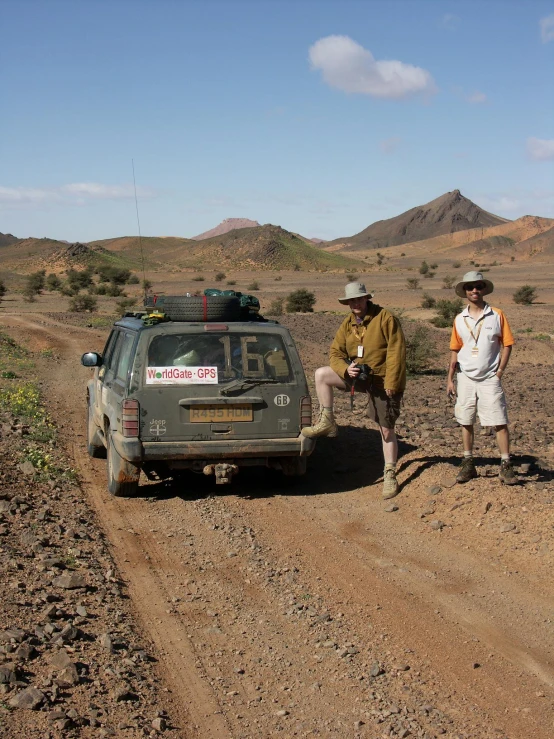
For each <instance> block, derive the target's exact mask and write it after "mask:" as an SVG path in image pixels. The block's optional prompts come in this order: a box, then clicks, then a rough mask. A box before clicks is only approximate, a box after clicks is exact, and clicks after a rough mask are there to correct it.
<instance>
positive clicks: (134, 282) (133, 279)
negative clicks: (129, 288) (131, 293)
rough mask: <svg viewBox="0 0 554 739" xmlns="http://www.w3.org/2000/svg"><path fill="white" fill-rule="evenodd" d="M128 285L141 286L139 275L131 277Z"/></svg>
mask: <svg viewBox="0 0 554 739" xmlns="http://www.w3.org/2000/svg"><path fill="white" fill-rule="evenodd" d="M127 284H128V285H139V284H140V280H139V278H138V277H137V275H131V276H130V277H129V279H128V280H127Z"/></svg>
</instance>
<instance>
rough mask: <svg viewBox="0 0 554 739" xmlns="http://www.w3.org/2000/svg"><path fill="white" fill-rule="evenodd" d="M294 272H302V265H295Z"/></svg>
mask: <svg viewBox="0 0 554 739" xmlns="http://www.w3.org/2000/svg"><path fill="white" fill-rule="evenodd" d="M294 271H295V272H300V265H299V264H295V265H294Z"/></svg>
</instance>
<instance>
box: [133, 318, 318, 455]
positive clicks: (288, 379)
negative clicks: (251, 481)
mask: <svg viewBox="0 0 554 739" xmlns="http://www.w3.org/2000/svg"><path fill="white" fill-rule="evenodd" d="M208 326H210V325H209V324H208ZM144 333H146V332H144ZM143 340H144V341H146V342H147V348H146V356H147V357H148V359H147V363H146V366H144V367H143V368H142V369H139V372H140V374H141V381H140V389H139V390H138V393H136V394H134V395H135V397H137V399H138V400H139V403H140V407H141V437H142V439H143V440H144V441H155V440H163V441H172V440H174V441H178V440H182V441H193V440H204V441H206V440H215V439H220V440H221V439H237V440H238V439H262V438H279V437H281V438H283V437H296V436H298V434H299V433H300V400H301V398H302V397H303V396H306V395H307V394H308V391H307V385H306V379H305V376H304V372H303V370H302V366H301V364H300V360H299V358H298V354H297V352H296V348H295V346H294V343H293V341H292V339H291V337H290V335H289V334H288V332H287V331H286V330H285V329H283V328H281V327H273V330H270V329H268V327H267V326H264V325H263V324H259V325H258V324H254V323H252V324H236V325H235V326H232V327H230V328H227V327H218V326H216V325H213V326H210V327H209V329H208V330H204V329H203V327H201V326H199V327H194V328H189V330H188V331H187V330H183V325H182V324H181V328H180V330H178V329H175V330H173V331H172V332H171V333H159V334H150V336H149V337H148V338H146V337H145V338H144V339H143ZM144 351H145V347H144V346H141V349H140V352H137V354H138V353H140V354H141V355H144ZM135 369H136V368H135Z"/></svg>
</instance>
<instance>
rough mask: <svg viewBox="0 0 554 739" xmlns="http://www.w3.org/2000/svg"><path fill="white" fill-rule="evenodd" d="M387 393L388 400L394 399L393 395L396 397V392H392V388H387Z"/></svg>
mask: <svg viewBox="0 0 554 739" xmlns="http://www.w3.org/2000/svg"><path fill="white" fill-rule="evenodd" d="M385 392H386V394H387V398H392V396H393V395H396V391H395V390H391V389H390V387H386V388H385Z"/></svg>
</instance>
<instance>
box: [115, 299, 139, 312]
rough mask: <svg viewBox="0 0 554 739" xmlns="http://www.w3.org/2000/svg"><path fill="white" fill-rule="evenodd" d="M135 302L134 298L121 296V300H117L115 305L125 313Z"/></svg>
mask: <svg viewBox="0 0 554 739" xmlns="http://www.w3.org/2000/svg"><path fill="white" fill-rule="evenodd" d="M136 302H137V299H136V298H123V299H122V300H118V301H117V303H116V305H117V308H118V310H120V311H121V312H122V313H126V312H127V311H128V310H129V308H132V307H133V306H134V305H136Z"/></svg>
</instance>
